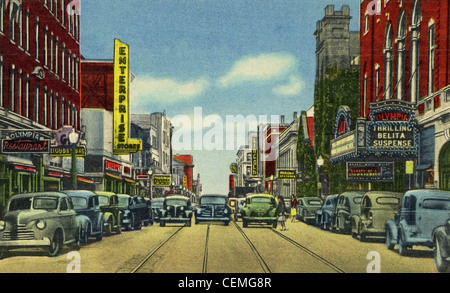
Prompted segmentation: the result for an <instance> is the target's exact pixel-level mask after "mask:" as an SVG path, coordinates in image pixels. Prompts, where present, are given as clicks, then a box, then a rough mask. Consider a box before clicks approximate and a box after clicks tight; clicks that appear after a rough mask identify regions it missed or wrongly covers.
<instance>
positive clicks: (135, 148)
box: [114, 39, 142, 155]
mask: <svg viewBox="0 0 450 293" xmlns="http://www.w3.org/2000/svg"><path fill="white" fill-rule="evenodd" d="M129 89H130V47H129V45H127V44H124V43H122V42H121V41H119V40H117V39H115V40H114V155H128V154H130V153H137V152H140V151H142V141H141V140H139V139H130V138H129V126H130V124H129V118H130V113H129V108H130V100H129V98H130V93H129Z"/></svg>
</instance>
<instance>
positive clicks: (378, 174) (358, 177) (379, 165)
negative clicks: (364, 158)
mask: <svg viewBox="0 0 450 293" xmlns="http://www.w3.org/2000/svg"><path fill="white" fill-rule="evenodd" d="M347 181H349V182H393V181H394V163H393V162H347Z"/></svg>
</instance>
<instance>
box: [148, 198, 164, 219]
mask: <svg viewBox="0 0 450 293" xmlns="http://www.w3.org/2000/svg"><path fill="white" fill-rule="evenodd" d="M163 204H164V198H155V199H153V200H152V202H151V208H152V219H153V222H159V215H160V210H161V209H162V207H163Z"/></svg>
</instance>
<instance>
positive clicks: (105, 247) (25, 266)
mask: <svg viewBox="0 0 450 293" xmlns="http://www.w3.org/2000/svg"><path fill="white" fill-rule="evenodd" d="M192 224H193V225H192V226H191V227H183V226H182V225H175V224H174V225H167V226H166V227H160V226H159V224H157V223H155V224H154V225H153V226H148V227H143V228H142V230H141V231H130V232H125V231H124V232H122V233H121V234H118V235H112V236H110V237H104V238H103V240H102V241H99V242H95V240H94V239H92V240H91V241H90V243H89V244H88V245H84V246H82V247H81V249H80V250H79V251H78V253H79V254H77V253H75V254H74V253H72V252H71V248H70V247H67V248H66V249H65V250H64V251H63V253H62V254H61V255H59V256H57V257H53V258H50V257H47V256H46V254H45V253H44V252H41V251H26V250H21V251H13V252H11V253H10V255H9V256H8V257H6V258H5V259H3V260H0V272H5V273H18V272H21V273H65V272H68V271H69V272H73V271H74V270H75V271H76V272H81V273H247V274H248V273H366V272H367V267H368V265H369V264H370V263H371V262H372V257H368V255H369V254H370V255H374V254H375V255H378V254H379V269H380V270H379V271H380V272H381V273H435V272H436V268H435V265H434V261H433V252H432V250H430V249H426V248H421V247H414V249H413V250H412V251H410V252H409V255H408V256H405V257H402V256H400V255H399V254H398V253H397V249H394V251H389V250H388V249H387V248H386V247H385V245H384V243H383V241H369V242H364V243H362V242H359V240H357V239H353V238H352V237H351V236H350V235H342V234H336V233H332V232H329V231H322V230H320V229H318V228H317V227H314V226H310V225H306V224H304V223H302V222H298V221H297V222H294V223H291V222H290V220H288V221H287V231H283V232H280V228H278V229H277V230H274V229H273V228H271V227H269V226H265V225H250V226H249V227H248V228H242V222H238V223H237V225H236V223H235V222H231V223H230V224H229V226H224V225H223V224H222V223H211V224H208V223H204V224H199V225H194V223H192ZM377 253H378V254H377ZM78 260H79V266H77V265H74V264H75V263H77V261H78ZM77 270H78V271H77Z"/></svg>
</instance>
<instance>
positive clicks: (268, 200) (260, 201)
mask: <svg viewBox="0 0 450 293" xmlns="http://www.w3.org/2000/svg"><path fill="white" fill-rule="evenodd" d="M276 209H277V201H276V200H275V197H274V196H272V195H270V194H254V195H251V196H248V197H247V198H246V200H245V205H244V208H243V209H242V211H241V214H242V226H243V227H244V228H246V227H248V224H250V223H266V224H267V225H272V226H273V227H274V228H276V227H277V215H276Z"/></svg>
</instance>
